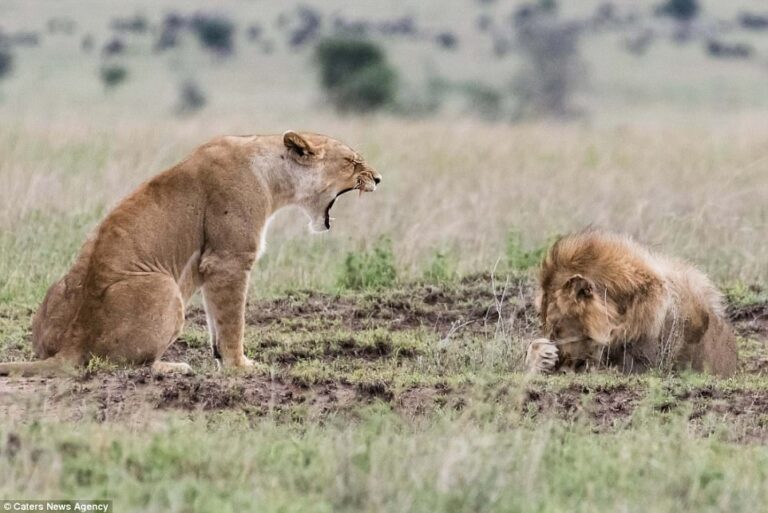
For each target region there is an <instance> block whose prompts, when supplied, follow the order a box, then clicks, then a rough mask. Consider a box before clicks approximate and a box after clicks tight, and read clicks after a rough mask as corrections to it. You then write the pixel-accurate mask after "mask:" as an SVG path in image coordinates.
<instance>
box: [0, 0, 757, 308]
mask: <svg viewBox="0 0 768 513" xmlns="http://www.w3.org/2000/svg"><path fill="white" fill-rule="evenodd" d="M767 86H768V4H766V3H765V2H764V1H761V0H752V1H750V0H744V1H736V0H734V1H729V2H723V1H715V0H709V1H707V0H649V1H633V2H626V1H610V0H598V1H588V0H582V1H579V2H565V1H562V0H561V1H557V0H538V1H537V0H531V1H526V2H518V1H503V0H450V1H437V0H428V1H418V2H407V1H396V0H389V1H360V0H356V1H342V0H324V1H322V2H320V1H314V2H312V1H303V2H292V1H286V2H267V1H262V0H227V1H220V2H215V3H211V2H203V1H195V0H188V1H171V0H151V1H150V0H126V1H122V2H103V1H97V0H0V179H2V183H3V185H2V188H0V231H1V234H0V251H2V254H0V297H2V298H4V299H6V300H7V301H15V302H21V303H24V304H26V303H33V302H35V301H37V300H39V298H40V296H41V295H42V293H43V292H44V290H45V287H46V286H47V284H49V283H50V281H51V280H52V279H53V278H54V277H55V276H57V275H59V274H60V273H61V272H63V270H64V269H65V268H66V266H67V265H68V264H69V262H70V261H71V259H72V257H73V256H74V254H75V252H76V251H77V249H78V247H79V245H80V244H81V242H82V240H83V238H84V237H85V235H86V234H87V233H88V231H89V230H91V229H92V228H93V227H94V226H95V225H96V223H97V222H98V220H99V219H100V218H101V217H102V216H103V215H104V213H105V212H106V210H107V209H108V208H109V207H110V206H112V205H114V203H115V201H117V200H118V199H119V198H120V197H122V196H123V195H125V194H126V193H128V192H129V191H130V190H132V189H134V188H135V187H136V186H137V185H138V184H139V183H140V182H141V181H142V180H144V179H146V178H147V177H149V176H151V175H153V174H155V173H157V172H159V171H160V170H162V169H163V168H165V167H167V166H169V165H172V164H173V163H174V162H176V161H178V160H179V159H181V158H183V156H184V155H185V154H187V153H188V152H189V151H191V150H192V149H193V148H194V147H195V146H197V145H198V144H201V143H202V142H204V141H206V140H208V139H210V138H212V137H214V136H216V135H220V134H228V133H229V134H245V133H280V132H282V131H284V130H286V129H289V128H290V129H294V130H311V131H317V132H322V133H326V134H329V135H332V136H335V137H338V138H339V139H342V140H344V141H345V142H348V143H349V144H350V145H352V146H353V147H355V148H356V149H357V150H359V151H360V152H361V153H362V154H363V155H365V156H366V157H367V159H368V160H369V161H370V162H371V163H372V164H373V165H374V166H375V167H376V168H377V169H378V170H379V171H380V172H381V173H382V175H383V176H384V182H383V186H382V187H381V188H380V190H379V191H378V192H377V193H375V194H373V195H367V196H364V197H363V198H362V199H360V200H359V201H358V200H357V199H356V198H353V197H351V196H350V197H345V198H344V199H343V201H341V202H340V204H339V206H337V207H336V209H335V211H334V212H335V217H336V218H337V219H338V221H337V223H336V225H335V227H334V231H332V232H331V233H330V234H328V235H327V236H323V237H309V236H308V235H307V234H306V233H305V232H306V230H305V220H304V219H303V218H302V216H300V215H299V214H297V213H295V212H293V213H291V214H282V215H281V216H280V218H279V220H278V222H277V223H275V224H273V228H272V232H271V233H270V237H269V240H270V250H269V252H268V253H267V257H265V260H264V261H263V262H262V263H261V265H260V266H259V267H258V270H257V271H255V272H254V286H255V287H259V288H260V289H262V290H264V291H267V290H273V289H275V288H277V289H280V288H285V287H295V286H300V287H309V286H318V287H333V286H335V284H337V283H338V280H337V279H336V278H335V276H336V274H335V273H336V271H335V270H336V269H337V267H338V265H343V262H345V261H348V260H349V258H350V255H351V254H352V253H353V252H366V251H371V250H372V248H374V249H375V248H378V249H379V250H381V251H384V252H385V253H387V254H389V255H390V256H391V258H392V259H393V260H394V263H393V265H394V266H395V267H396V268H397V273H398V276H401V277H414V276H415V277H418V276H421V275H423V274H424V273H430V272H440V273H444V274H445V275H446V276H454V275H461V274H463V273H467V272H483V271H489V270H491V269H493V268H495V267H497V266H499V265H506V266H511V267H513V268H515V267H521V268H525V267H527V266H530V265H532V264H530V263H531V262H534V263H535V262H536V260H537V258H538V255H539V254H540V251H541V249H542V248H543V247H544V246H545V245H546V244H547V243H548V242H549V241H551V240H552V238H553V237H554V236H556V235H557V234H560V233H564V232H566V231H569V230H574V229H578V228H581V227H583V226H586V225H597V226H603V227H606V228H610V229H615V230H621V231H627V232H629V233H631V234H633V235H635V236H637V237H639V238H640V239H641V240H643V241H644V242H647V243H649V244H651V245H653V246H654V247H659V248H660V249H664V250H665V251H670V252H673V253H676V254H679V255H681V256H685V257H688V258H691V259H692V260H694V261H695V262H697V263H698V264H700V265H701V266H702V267H704V268H705V269H706V270H708V271H710V272H712V273H714V274H715V275H716V277H717V278H718V279H719V280H720V281H721V282H722V283H727V284H731V286H736V287H739V286H742V285H743V284H753V283H756V282H761V281H762V282H764V281H765V278H766V276H768V256H766V255H768V242H766V238H767V236H768V230H766V221H767V220H768V201H767V200H768V189H767V188H768V185H767V183H768V157H766V154H768V117H766V113H767V112H768V87H767ZM345 259H346V260H345ZM500 263H501V264H500ZM362 265H366V264H362ZM329 269H330V270H329ZM435 269H437V271H435ZM733 284H736V285H733ZM744 286H746V285H744Z"/></svg>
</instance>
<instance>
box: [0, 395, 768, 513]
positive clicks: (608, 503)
mask: <svg viewBox="0 0 768 513" xmlns="http://www.w3.org/2000/svg"><path fill="white" fill-rule="evenodd" d="M0 439H2V440H5V441H6V449H5V450H4V452H3V456H2V459H3V460H5V463H4V464H3V465H0V495H1V496H4V497H26V496H34V497H77V498H91V497H93V498H109V499H112V500H114V504H115V506H114V507H115V509H116V510H119V511H125V512H131V511H147V510H150V511H160V510H162V511H169V512H176V511H178V512H181V511H184V512H196V511H200V512H203V511H222V512H228V511H232V512H235V511H264V512H270V511H275V512H278V511H279V512H286V511H297V512H298V511H313V512H314V511H317V512H325V511H327V512H332V511H337V512H343V511H350V512H361V511H371V512H373V511H377V512H386V511H391V512H398V513H399V512H402V511H414V512H419V511H424V512H431V511H447V512H476V511H499V512H506V511H509V512H529V511H530V512H558V511H574V512H591V511H629V512H667V511H668V512H676V511H681V509H682V510H687V511H698V512H710V511H711V512H715V511H730V512H750V513H751V512H754V511H760V510H761V508H762V507H763V506H764V505H765V503H766V501H768V485H767V484H766V483H767V482H768V449H766V448H765V447H749V446H735V445H732V444H728V443H725V442H723V441H721V440H720V439H719V438H718V436H717V435H713V436H709V437H706V438H701V437H699V436H696V435H694V434H692V433H691V432H690V431H689V429H688V428H687V424H686V422H685V421H684V419H682V418H678V417H674V416H672V417H668V418H666V419H665V420H664V422H661V423H659V422H658V418H650V417H643V418H640V419H639V420H638V426H637V427H633V428H631V429H626V430H623V431H620V432H616V433H610V434H603V435H599V436H595V435H594V434H593V432H592V431H591V429H590V428H589V426H585V425H582V424H579V423H574V424H568V423H563V422H559V421H544V422H539V423H537V424H536V425H531V424H530V423H528V422H526V420H525V419H524V418H521V417H520V415H518V414H516V413H515V412H509V411H504V409H501V410H500V409H498V408H495V407H493V406H492V405H483V407H481V408H473V409H468V410H465V411H463V412H461V413H456V412H452V411H443V412H440V413H438V414H436V415H435V416H434V417H433V418H430V419H428V420H424V421H421V422H416V423H413V422H407V421H404V420H403V419H402V418H400V417H398V416H396V415H393V414H391V413H389V411H388V408H386V407H382V406H381V405H373V406H371V407H368V408H366V409H363V410H360V411H359V412H357V414H356V416H355V418H353V419H350V418H345V417H333V418H329V419H326V421H325V422H324V423H323V424H320V425H318V424H297V423H287V424H286V423H284V422H281V421H275V420H274V419H270V418H268V417H267V418H262V419H258V420H254V419H249V418H247V417H246V416H244V415H241V414H220V415H214V416H212V417H208V418H205V419H201V418H192V419H183V418H174V419H171V420H170V421H169V422H167V423H166V424H164V425H161V426H155V427H154V428H152V429H149V430H138V431H137V430H132V429H130V428H126V427H123V426H115V425H99V424H91V423H83V424H80V425H77V426H74V425H67V424H64V425H62V424H49V423H34V424H31V425H22V426H14V427H10V426H3V427H0Z"/></svg>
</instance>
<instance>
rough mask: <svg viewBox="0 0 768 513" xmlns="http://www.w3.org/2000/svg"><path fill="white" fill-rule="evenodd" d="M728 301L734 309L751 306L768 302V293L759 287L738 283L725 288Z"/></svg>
mask: <svg viewBox="0 0 768 513" xmlns="http://www.w3.org/2000/svg"><path fill="white" fill-rule="evenodd" d="M723 292H724V293H725V297H726V300H727V302H728V304H729V305H731V306H734V307H740V306H750V305H756V304H760V303H764V302H766V301H768V293H767V292H766V291H765V290H764V289H763V288H762V287H760V286H759V285H756V284H753V285H747V284H746V283H744V282H743V281H737V282H734V283H731V284H729V285H726V286H725V287H723Z"/></svg>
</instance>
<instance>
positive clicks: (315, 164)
mask: <svg viewBox="0 0 768 513" xmlns="http://www.w3.org/2000/svg"><path fill="white" fill-rule="evenodd" d="M283 143H284V144H285V147H286V151H287V154H288V157H289V158H290V159H291V161H292V162H293V163H294V164H295V165H296V166H299V168H300V169H299V176H300V180H299V182H300V185H299V186H298V189H299V190H298V191H297V194H298V200H297V203H298V205H299V206H300V207H301V208H302V210H303V211H304V212H305V213H306V214H307V216H308V217H309V221H310V222H309V226H310V229H311V230H312V231H313V232H324V231H326V230H329V229H330V228H331V221H332V220H333V218H332V217H331V208H332V207H333V204H334V203H335V202H336V199H337V198H338V197H339V196H341V195H342V194H344V193H346V192H349V191H353V190H357V191H360V192H361V193H363V192H372V191H374V190H375V189H376V186H377V185H378V184H379V182H381V175H380V174H379V173H378V172H377V171H376V170H375V169H373V168H372V167H371V166H370V165H368V164H367V163H366V162H365V160H363V158H362V157H361V156H360V155H359V154H358V153H357V152H355V151H354V150H352V149H351V148H350V147H349V146H347V145H346V144H344V143H342V142H340V141H337V140H335V139H331V138H330V137H326V136H322V135H317V134H309V133H301V134H299V133H297V132H293V131H290V130H289V131H287V132H285V133H284V134H283Z"/></svg>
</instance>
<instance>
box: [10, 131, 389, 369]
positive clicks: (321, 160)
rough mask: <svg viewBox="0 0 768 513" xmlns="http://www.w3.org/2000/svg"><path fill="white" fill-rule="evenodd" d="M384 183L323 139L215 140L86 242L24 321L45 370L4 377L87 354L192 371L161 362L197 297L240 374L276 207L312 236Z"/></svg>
mask: <svg viewBox="0 0 768 513" xmlns="http://www.w3.org/2000/svg"><path fill="white" fill-rule="evenodd" d="M380 181H381V176H380V175H379V173H377V172H376V171H375V170H374V169H373V168H371V167H370V166H369V165H368V164H366V163H365V161H364V160H363V159H362V157H360V155H359V154H357V153H356V152H355V151H353V150H352V149H350V148H349V147H348V146H346V145H345V144H343V143H341V142H339V141H337V140H334V139H331V138H330V137H326V136H323V135H316V134H309V133H296V132H293V131H289V132H286V133H285V134H283V135H282V136H280V135H277V136H276V135H266V136H244V137H222V138H219V139H215V140H213V141H211V142H209V143H207V144H204V145H202V146H200V147H199V148H197V149H196V150H195V151H194V152H193V153H192V154H191V155H190V156H188V157H187V158H186V159H184V160H183V161H182V162H180V163H179V164H177V165H175V166H174V167H172V168H170V169H168V170H167V171H165V172H163V173H161V174H159V175H157V176H155V177H154V178H152V179H150V180H149V181H147V182H145V183H144V184H143V185H141V186H140V187H139V188H138V190H136V191H135V192H133V193H132V194H131V195H129V196H128V197H127V198H125V199H124V200H123V201H122V202H120V203H119V204H118V205H117V207H115V208H114V210H112V211H111V212H110V213H109V215H107V217H106V218H105V219H104V221H103V222H102V223H101V225H100V226H99V227H98V229H97V230H96V232H95V234H94V235H93V236H92V237H91V238H90V239H89V240H88V241H87V242H86V243H85V244H84V245H83V247H82V249H81V251H80V254H79V256H78V257H77V259H76V260H75V263H74V265H73V266H72V268H71V269H70V271H69V272H68V273H67V274H66V275H65V276H64V277H63V278H62V279H61V280H59V281H58V282H56V283H55V284H54V285H53V286H52V287H51V288H50V289H49V290H48V294H47V295H46V297H45V300H44V301H43V303H42V304H41V305H40V308H39V309H38V310H37V313H36V314H35V317H34V320H33V323H32V344H33V348H34V352H35V354H36V356H37V357H39V358H42V359H43V361H36V362H20V363H5V364H0V374H3V375H4V374H15V373H19V374H39V373H49V372H53V371H57V370H59V369H62V368H63V367H71V366H77V365H81V364H83V363H85V362H86V361H87V360H89V359H90V358H91V357H93V356H98V357H102V358H107V359H109V360H111V361H117V362H124V363H130V364H147V363H148V364H151V366H152V369H153V370H154V371H157V372H174V371H175V372H190V371H191V369H190V367H189V366H188V365H187V364H186V363H173V362H163V361H160V358H161V357H162V355H163V353H164V352H165V351H166V349H168V346H170V345H171V344H172V343H173V341H174V340H175V339H176V337H177V336H178V335H179V333H180V332H181V328H182V325H183V323H184V307H185V305H186V304H187V301H188V300H189V298H190V297H191V296H192V295H193V294H194V293H195V291H197V290H198V289H202V296H203V303H204V307H205V313H206V319H207V322H208V329H209V333H210V343H211V348H212V350H213V354H214V357H216V358H217V359H219V360H220V362H221V364H222V365H223V366H225V367H248V366H251V365H252V362H251V361H250V360H249V359H248V358H246V356H245V354H244V352H243V326H244V313H245V301H246V291H247V288H248V275H249V271H250V269H251V266H252V265H253V263H254V261H255V260H256V259H257V257H258V256H259V255H260V253H261V252H263V250H264V241H265V237H266V231H267V225H268V224H269V220H270V218H271V217H272V215H273V214H274V213H275V212H276V211H278V210H279V209H281V208H283V207H286V206H289V205H297V206H299V207H300V208H301V209H302V210H303V211H304V212H305V213H306V214H307V216H308V217H309V219H310V228H311V229H312V230H313V231H325V230H328V229H330V227H331V217H330V211H331V207H332V206H333V203H334V201H336V199H337V198H338V197H339V196H340V195H341V194H343V193H345V192H347V191H351V190H353V189H357V190H359V191H361V192H362V191H373V190H374V189H375V188H376V185H377V184H378V183H379V182H380Z"/></svg>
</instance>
